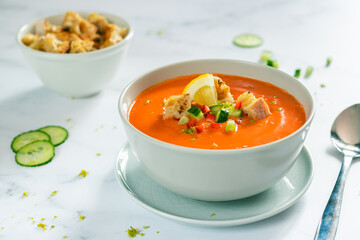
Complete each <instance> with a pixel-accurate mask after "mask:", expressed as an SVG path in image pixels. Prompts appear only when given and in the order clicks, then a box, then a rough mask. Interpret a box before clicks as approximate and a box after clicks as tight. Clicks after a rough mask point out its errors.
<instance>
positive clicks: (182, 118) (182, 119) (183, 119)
mask: <svg viewBox="0 0 360 240" xmlns="http://www.w3.org/2000/svg"><path fill="white" fill-rule="evenodd" d="M188 121H189V118H188V117H187V116H182V117H181V118H180V120H179V121H178V124H179V125H185V124H186V123H187V122H188Z"/></svg>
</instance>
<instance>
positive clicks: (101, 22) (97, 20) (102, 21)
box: [88, 13, 109, 33]
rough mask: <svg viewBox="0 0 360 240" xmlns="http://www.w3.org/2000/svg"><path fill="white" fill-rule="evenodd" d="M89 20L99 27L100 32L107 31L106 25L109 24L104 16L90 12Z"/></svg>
mask: <svg viewBox="0 0 360 240" xmlns="http://www.w3.org/2000/svg"><path fill="white" fill-rule="evenodd" d="M88 21H89V22H91V23H92V24H94V25H95V26H96V27H97V29H98V31H99V33H105V30H106V26H107V25H108V24H109V23H108V21H107V20H106V18H104V17H103V16H101V15H100V14H98V13H92V14H90V15H89V16H88Z"/></svg>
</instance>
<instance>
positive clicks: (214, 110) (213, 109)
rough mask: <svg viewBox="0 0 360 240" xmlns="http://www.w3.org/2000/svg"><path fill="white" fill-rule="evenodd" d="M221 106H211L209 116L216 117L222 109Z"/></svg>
mask: <svg viewBox="0 0 360 240" xmlns="http://www.w3.org/2000/svg"><path fill="white" fill-rule="evenodd" d="M222 106H223V105H222V104H218V105H213V106H211V107H210V110H211V114H212V115H216V114H217V113H218V112H219V111H220V110H221V108H222Z"/></svg>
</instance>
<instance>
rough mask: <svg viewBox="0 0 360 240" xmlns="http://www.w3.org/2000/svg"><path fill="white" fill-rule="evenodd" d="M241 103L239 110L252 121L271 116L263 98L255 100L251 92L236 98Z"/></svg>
mask: <svg viewBox="0 0 360 240" xmlns="http://www.w3.org/2000/svg"><path fill="white" fill-rule="evenodd" d="M238 100H240V101H242V105H241V110H242V111H244V112H245V113H246V114H247V115H248V116H249V117H251V118H253V119H263V118H266V117H267V116H269V115H270V114H271V112H270V109H269V106H268V105H267V103H266V102H265V100H264V98H262V97H260V98H256V97H255V96H254V94H253V93H252V92H245V93H243V94H241V95H240V96H239V97H238Z"/></svg>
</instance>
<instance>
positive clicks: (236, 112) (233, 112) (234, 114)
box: [229, 108, 242, 117]
mask: <svg viewBox="0 0 360 240" xmlns="http://www.w3.org/2000/svg"><path fill="white" fill-rule="evenodd" d="M229 115H230V117H241V116H242V112H241V110H240V109H236V108H234V109H231V111H230V112H229Z"/></svg>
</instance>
